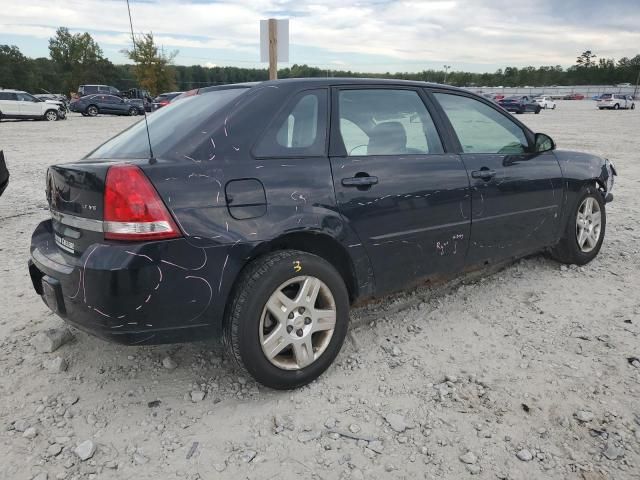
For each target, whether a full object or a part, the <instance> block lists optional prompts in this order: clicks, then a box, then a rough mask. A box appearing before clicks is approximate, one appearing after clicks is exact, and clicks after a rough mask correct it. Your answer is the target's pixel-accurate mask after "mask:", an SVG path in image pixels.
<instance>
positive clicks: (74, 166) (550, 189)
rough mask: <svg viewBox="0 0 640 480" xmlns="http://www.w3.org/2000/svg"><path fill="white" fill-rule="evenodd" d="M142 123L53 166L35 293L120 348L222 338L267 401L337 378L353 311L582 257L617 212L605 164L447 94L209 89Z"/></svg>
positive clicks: (36, 248) (311, 85) (34, 252)
mask: <svg viewBox="0 0 640 480" xmlns="http://www.w3.org/2000/svg"><path fill="white" fill-rule="evenodd" d="M148 125H149V126H148V130H147V129H146V128H145V122H138V123H137V124H135V125H133V126H132V127H130V128H129V129H127V130H125V131H124V132H122V133H121V134H119V135H117V136H116V137H114V138H112V139H111V140H109V141H108V142H106V143H105V144H103V145H102V146H100V147H98V148H97V149H96V150H94V151H93V152H92V153H90V154H89V155H87V157H85V158H84V159H82V160H80V161H76V162H74V163H67V164H61V165H53V166H51V167H50V168H49V170H48V173H47V186H46V192H47V198H48V203H49V207H50V211H51V218H50V219H49V220H46V221H44V222H42V223H41V224H40V225H39V226H38V227H37V228H36V230H35V232H34V233H33V237H32V240H31V262H30V274H31V278H32V281H33V286H34V288H35V291H36V292H37V293H38V294H39V295H40V296H41V297H42V299H43V300H44V301H45V302H46V304H47V305H48V306H49V308H50V309H51V310H53V311H54V312H56V313H57V314H58V315H59V316H60V317H62V318H63V319H65V320H66V321H67V322H69V323H71V324H73V325H75V326H76V327H78V328H80V329H83V330H85V331H87V332H90V333H92V334H94V335H97V336H100V337H102V338H105V339H108V340H111V341H115V342H120V343H125V344H129V345H141V344H153V343H167V342H179V341H193V340H203V339H205V338H207V337H210V336H214V335H221V336H222V338H223V342H224V345H225V346H226V349H227V352H228V355H229V358H231V359H233V360H234V361H235V362H236V363H237V364H238V365H239V368H241V369H243V370H246V371H247V372H248V373H250V374H251V375H253V376H254V377H255V378H256V379H257V380H258V381H260V382H262V383H263V384H265V385H268V386H270V387H273V388H280V389H286V388H295V387H299V386H301V385H304V384H307V383H309V382H311V381H312V380H314V379H315V378H317V377H318V376H319V375H320V374H321V373H322V372H323V371H324V370H325V369H327V368H328V367H329V365H330V364H331V363H332V361H333V360H334V359H335V357H336V355H337V354H338V352H339V351H340V348H341V346H342V343H343V340H344V338H345V335H346V333H347V329H348V324H349V309H350V306H351V305H352V304H354V303H357V302H361V301H364V300H367V299H369V298H371V297H380V296H384V295H387V294H389V293H390V292H395V291H399V290H403V289H406V288H409V287H411V286H412V285H415V284H417V283H419V282H423V281H426V280H435V279H442V278H448V277H451V276H454V275H456V274H459V273H461V272H463V271H466V270H469V269H474V268H481V267H483V266H485V265H490V264H493V263H497V262H504V261H506V260H510V259H514V258H518V257H521V256H524V255H529V254H532V253H536V252H548V253H549V254H550V255H552V256H553V258H555V259H557V260H558V261H560V262H563V263H573V264H579V265H583V264H586V263H588V262H590V261H591V260H593V259H594V258H595V256H596V255H597V254H598V252H599V251H600V248H601V246H602V243H603V240H604V236H605V226H606V212H605V208H606V203H607V202H609V201H611V200H612V199H613V196H612V193H611V189H612V187H613V181H614V175H615V170H614V168H613V165H612V164H611V162H609V161H608V160H606V159H604V158H601V157H598V156H595V155H590V154H586V153H579V152H570V151H563V150H557V149H556V147H555V144H554V142H553V140H552V139H551V138H550V137H548V136H547V135H545V134H543V133H534V132H532V131H531V130H529V129H528V128H527V127H526V126H525V125H524V124H522V123H521V122H519V121H518V120H517V119H516V118H515V117H513V116H512V115H510V114H508V113H507V112H506V111H505V110H503V109H502V108H500V107H499V106H498V105H496V104H495V103H493V102H491V101H490V100H487V99H486V98H483V97H480V96H478V95H475V94H472V93H470V92H468V91H465V90H461V89H457V88H453V87H448V86H444V85H432V84H426V83H422V82H403V81H392V80H359V79H337V78H327V79H295V80H281V81H273V82H264V83H256V84H238V85H228V86H223V87H211V88H203V89H201V90H200V91H199V92H198V94H197V95H193V96H189V97H186V98H183V99H181V100H180V101H179V102H175V103H171V104H170V105H168V106H166V107H164V108H162V109H161V110H159V111H158V112H156V113H154V114H153V115H152V116H151V117H150V118H149V121H148ZM549 274H550V275H552V273H549ZM487 294H488V295H494V294H496V292H488V293H487Z"/></svg>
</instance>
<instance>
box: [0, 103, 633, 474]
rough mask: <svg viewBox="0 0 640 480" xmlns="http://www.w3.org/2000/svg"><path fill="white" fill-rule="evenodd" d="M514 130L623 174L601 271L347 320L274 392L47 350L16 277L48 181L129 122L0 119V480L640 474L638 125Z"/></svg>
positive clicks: (505, 283)
mask: <svg viewBox="0 0 640 480" xmlns="http://www.w3.org/2000/svg"><path fill="white" fill-rule="evenodd" d="M520 118H522V119H523V120H524V121H525V122H526V123H527V124H529V125H530V126H531V127H532V128H533V129H534V130H535V131H544V132H545V133H548V134H550V135H551V136H552V137H553V138H554V139H555V140H556V142H557V143H558V146H559V148H566V149H578V150H585V151H589V152H594V153H597V154H602V155H605V156H607V157H609V158H610V159H611V160H613V161H614V162H615V164H616V166H617V167H618V170H619V173H620V176H619V177H618V183H617V185H616V188H615V189H614V194H615V201H614V202H613V203H612V204H609V205H608V219H609V225H608V228H607V237H606V240H605V243H604V246H603V249H602V251H601V253H600V255H599V256H598V258H597V259H596V260H595V261H593V262H592V263H591V264H589V265H587V266H585V267H582V268H574V267H569V268H567V267H565V266H560V265H559V264H557V263H555V262H553V261H551V260H549V259H548V258H546V257H544V256H534V257H531V258H527V259H525V260H521V261H519V262H516V263H514V264H511V265H509V266H507V267H505V268H503V269H502V270H498V271H492V272H484V273H482V274H480V275H478V274H475V275H473V276H467V277H464V278H462V279H458V280H456V281H453V282H449V283H447V284H444V285H441V286H439V287H436V288H434V289H426V288H424V289H418V290H416V291H414V292H412V293H408V294H405V295H400V296H396V297H394V298H390V299H386V300H384V301H383V302H381V303H379V304H376V305H369V306H367V307H363V308H361V309H358V310H356V311H354V312H353V314H352V325H351V331H350V333H349V337H348V339H347V341H346V343H345V345H344V348H343V350H342V353H341V354H340V356H339V357H338V359H337V361H336V363H335V364H334V366H332V367H331V368H330V369H329V370H328V371H327V372H326V373H325V374H324V375H323V376H322V377H321V378H320V379H319V380H318V381H317V382H315V383H313V384H312V385H310V386H308V387H305V388H302V389H300V390H298V391H294V392H286V393H283V392H275V391H271V390H268V389H265V388H262V387H260V386H258V385H256V384H255V383H254V382H252V381H251V379H248V378H242V377H238V374H237V373H236V372H234V371H233V370H232V369H231V368H230V366H229V364H228V362H227V361H226V360H225V359H224V358H223V357H222V356H221V354H220V347H219V345H218V344H217V343H215V342H206V343H204V342H203V343H197V344H187V345H169V346H158V347H122V346H116V345H111V344H108V343H105V342H103V341H101V340H98V339H95V338H92V337H90V336H87V335H85V334H83V333H80V332H77V331H73V337H71V338H68V337H65V338H60V339H59V340H60V341H61V342H65V341H66V343H65V344H64V345H62V346H61V347H60V348H58V349H57V350H55V351H54V352H52V353H41V352H42V351H43V350H50V349H52V348H53V347H56V346H57V345H53V344H51V341H52V338H47V337H46V336H45V335H44V333H43V332H44V331H45V330H47V329H52V328H55V329H64V328H65V327H64V324H63V322H62V321H61V320H60V319H58V318H57V317H56V316H54V315H52V314H51V313H49V312H48V310H47V309H46V308H45V306H44V304H43V303H42V302H41V301H40V299H38V298H37V297H36V295H35V294H34V292H33V291H32V288H31V285H30V280H29V277H28V273H27V269H26V262H27V258H28V247H29V238H30V234H31V231H32V230H33V228H34V227H35V225H36V224H37V222H39V221H40V220H42V219H44V218H46V216H47V212H46V210H45V207H46V205H45V197H44V174H45V169H46V167H47V165H49V164H51V163H56V162H64V161H70V160H75V159H78V158H79V157H80V156H81V155H84V154H85V153H86V152H88V151H89V150H91V149H93V148H94V147H96V146H97V145H99V144H100V143H101V142H102V141H103V140H106V139H107V138H108V137H110V136H112V135H113V134H115V133H116V132H118V131H119V130H121V129H123V128H125V127H126V126H128V125H129V124H130V123H132V122H134V121H137V119H132V118H128V117H97V118H82V117H79V116H75V115H71V116H70V118H69V119H68V120H66V121H63V122H56V123H46V122H2V123H1V124H0V148H3V149H4V150H5V153H6V156H7V159H8V163H9V167H10V170H11V173H12V177H11V184H10V186H9V189H8V190H7V192H5V195H4V196H3V197H2V199H0V227H1V228H0V240H1V241H0V252H1V258H2V275H1V276H0V305H1V308H2V314H1V315H0V478H6V479H16V480H20V479H31V478H37V479H38V480H43V479H46V478H49V479H57V478H60V479H64V478H66V479H85V478H100V479H103V478H106V479H110V478H113V479H129V478H136V479H143V478H154V479H158V478H161V479H210V478H233V479H240V478H243V479H244V478H249V479H269V478H283V479H289V478H300V477H305V478H317V479H335V478H342V479H361V478H392V479H403V478H407V479H419V478H427V479H431V478H438V479H441V478H444V479H455V480H458V479H463V478H471V477H473V478H480V479H495V478H499V479H513V480H516V479H522V480H525V479H527V480H530V479H543V478H544V479H549V478H554V479H555V478H558V479H582V480H601V479H616V480H617V479H633V478H635V479H638V478H640V362H638V363H634V361H633V360H629V359H633V358H634V357H640V340H639V336H638V334H639V332H640V294H639V293H638V292H639V291H640V290H639V287H640V255H639V251H638V250H639V247H638V240H640V226H638V222H637V219H638V218H640V202H638V198H637V195H638V193H639V192H640V184H639V183H640V180H639V179H640V165H639V163H638V161H639V158H638V152H639V151H640V135H638V132H640V114H638V111H620V112H614V111H610V112H609V111H603V112H599V111H597V110H596V109H595V106H594V104H593V103H592V102H590V101H584V102H559V104H558V109H557V110H555V111H543V112H542V114H540V115H527V116H523V117H520ZM53 340H56V339H55V338H54V339H53Z"/></svg>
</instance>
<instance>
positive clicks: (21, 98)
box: [0, 90, 66, 121]
mask: <svg viewBox="0 0 640 480" xmlns="http://www.w3.org/2000/svg"><path fill="white" fill-rule="evenodd" d="M65 117H66V111H65V110H64V107H63V106H62V105H61V102H57V101H54V100H41V99H39V98H36V97H34V96H33V95H31V94H30V93H27V92H23V91H22V90H0V119H3V118H15V119H36V120H42V119H44V120H49V121H55V120H59V119H64V118H65Z"/></svg>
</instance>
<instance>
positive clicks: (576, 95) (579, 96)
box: [562, 93, 584, 100]
mask: <svg viewBox="0 0 640 480" xmlns="http://www.w3.org/2000/svg"><path fill="white" fill-rule="evenodd" d="M562 99H563V100H584V95H582V94H581V93H570V94H569V95H565V96H564V97H562Z"/></svg>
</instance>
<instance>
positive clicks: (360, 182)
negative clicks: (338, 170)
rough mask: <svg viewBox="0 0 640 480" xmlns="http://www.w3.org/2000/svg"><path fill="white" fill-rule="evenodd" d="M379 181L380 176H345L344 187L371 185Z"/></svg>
mask: <svg viewBox="0 0 640 480" xmlns="http://www.w3.org/2000/svg"><path fill="white" fill-rule="evenodd" d="M377 183H378V177H351V178H343V179H342V186H343V187H370V186H371V185H376V184H377Z"/></svg>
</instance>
